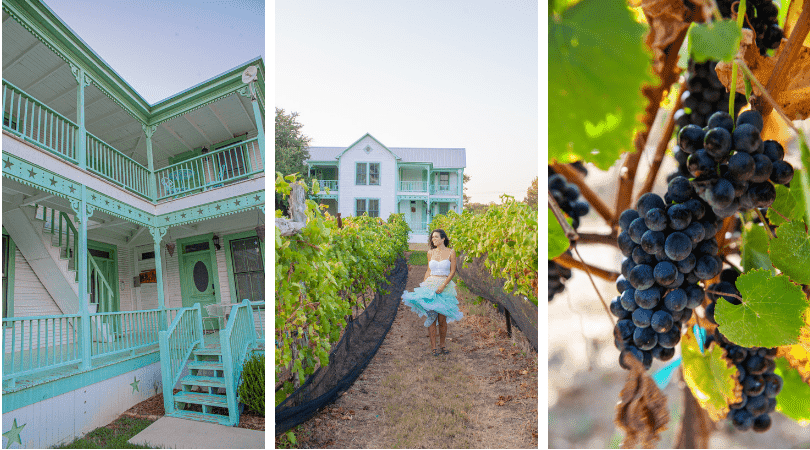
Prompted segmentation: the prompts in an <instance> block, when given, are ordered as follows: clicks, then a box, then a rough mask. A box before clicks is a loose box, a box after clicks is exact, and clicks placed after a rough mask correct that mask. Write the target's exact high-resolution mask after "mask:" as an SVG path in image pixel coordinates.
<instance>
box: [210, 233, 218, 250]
mask: <svg viewBox="0 0 810 450" xmlns="http://www.w3.org/2000/svg"><path fill="white" fill-rule="evenodd" d="M211 240H212V241H214V247H216V249H217V250H219V249H220V246H219V236H217V235H216V234H215V235H214V236H213V237H212V238H211Z"/></svg>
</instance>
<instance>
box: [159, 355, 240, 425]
mask: <svg viewBox="0 0 810 450" xmlns="http://www.w3.org/2000/svg"><path fill="white" fill-rule="evenodd" d="M192 355H193V360H192V361H189V362H188V364H187V367H188V370H189V375H186V376H185V377H183V378H182V379H181V380H180V385H181V386H182V388H183V390H181V391H180V392H177V393H176V394H174V398H173V399H172V400H173V401H174V405H175V410H174V412H173V413H171V414H167V415H169V416H172V417H179V418H182V419H189V420H196V421H200V422H210V423H218V424H221V425H231V424H230V423H229V422H230V417H229V415H228V412H229V409H228V397H227V393H223V394H221V393H220V392H223V391H224V390H225V389H227V388H226V384H225V371H224V365H223V363H222V351H221V350H220V349H219V348H197V349H194V350H193V351H192ZM201 371H204V372H201ZM212 374H213V375H212ZM189 405H200V409H201V411H189V410H186V407H187V406H189ZM214 408H218V411H217V412H215V411H214ZM218 413H222V414H218Z"/></svg>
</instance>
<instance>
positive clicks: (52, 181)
mask: <svg viewBox="0 0 810 450" xmlns="http://www.w3.org/2000/svg"><path fill="white" fill-rule="evenodd" d="M55 185H56V180H55V179H54V178H53V177H51V186H55Z"/></svg>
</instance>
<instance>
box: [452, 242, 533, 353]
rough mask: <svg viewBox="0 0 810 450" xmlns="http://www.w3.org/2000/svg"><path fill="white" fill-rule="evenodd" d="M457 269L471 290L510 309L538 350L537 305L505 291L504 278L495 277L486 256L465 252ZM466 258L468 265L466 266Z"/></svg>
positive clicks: (519, 326) (521, 329)
mask: <svg viewBox="0 0 810 450" xmlns="http://www.w3.org/2000/svg"><path fill="white" fill-rule="evenodd" d="M457 258H458V260H457V262H456V270H457V271H458V274H459V276H461V278H463V279H464V284H465V285H467V288H468V289H469V291H470V292H472V293H473V294H475V295H480V296H481V297H485V298H487V299H489V300H490V301H491V302H492V303H497V304H498V305H499V306H501V307H503V308H505V309H506V310H508V311H509V314H510V316H511V317H512V320H513V321H514V322H515V325H516V326H517V327H518V328H520V331H522V332H523V334H524V335H526V338H527V339H528V340H529V342H530V343H531V344H532V347H534V349H535V350H537V314H538V312H537V305H535V304H533V303H532V302H530V301H528V300H526V299H524V298H522V297H517V296H514V295H510V294H507V293H505V292H504V291H503V283H504V280H503V279H500V278H497V279H496V278H494V277H493V276H492V275H491V274H490V273H489V270H488V269H487V267H486V266H485V265H484V259H485V258H486V257H485V256H484V257H479V258H466V255H464V253H462V252H459V253H458V256H457ZM465 260H466V264H467V267H463V266H464V262H465Z"/></svg>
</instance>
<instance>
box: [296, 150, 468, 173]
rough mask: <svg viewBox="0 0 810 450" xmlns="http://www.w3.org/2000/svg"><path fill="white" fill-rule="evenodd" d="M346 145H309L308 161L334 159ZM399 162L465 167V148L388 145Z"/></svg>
mask: <svg viewBox="0 0 810 450" xmlns="http://www.w3.org/2000/svg"><path fill="white" fill-rule="evenodd" d="M346 148H347V147H309V149H308V150H309V156H310V158H309V161H334V160H336V159H337V158H338V156H339V155H340V154H341V153H343V151H345V150H346ZM388 149H389V150H391V151H392V152H393V153H394V154H395V155H396V156H397V158H398V159H399V162H401V163H431V164H433V167H434V168H447V169H458V168H463V167H467V150H466V149H463V148H410V147H388Z"/></svg>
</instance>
